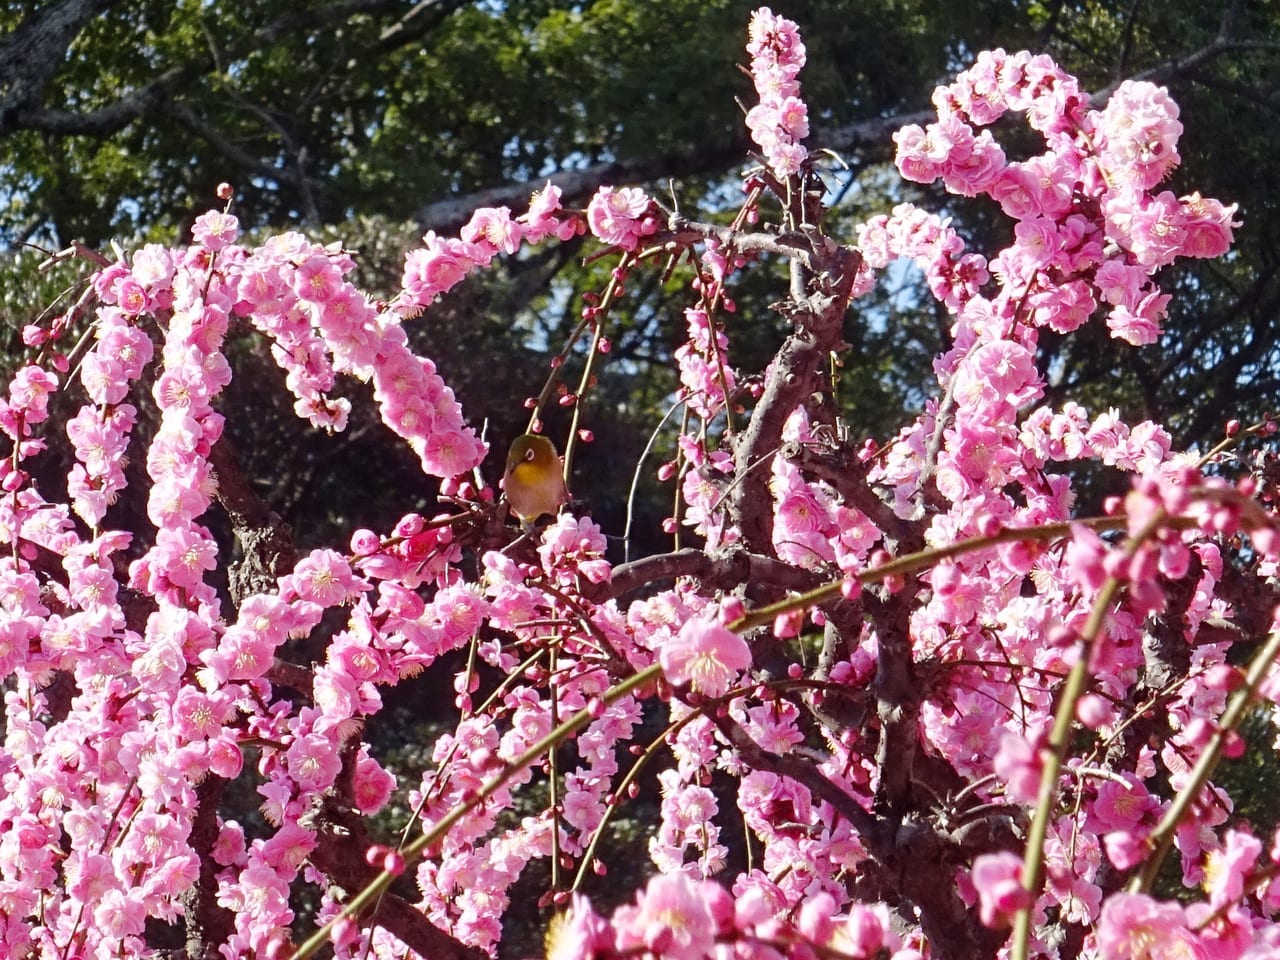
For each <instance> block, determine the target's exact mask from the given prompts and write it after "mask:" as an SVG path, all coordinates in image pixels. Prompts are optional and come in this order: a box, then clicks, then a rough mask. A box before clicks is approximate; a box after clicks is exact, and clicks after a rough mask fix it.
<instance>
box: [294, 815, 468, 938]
mask: <svg viewBox="0 0 1280 960" xmlns="http://www.w3.org/2000/svg"><path fill="white" fill-rule="evenodd" d="M307 819H308V821H309V822H308V826H309V827H314V828H315V830H316V841H317V843H316V847H315V849H314V850H312V851H311V857H310V860H311V864H312V865H313V866H314V867H315V868H316V869H318V870H319V871H320V872H321V873H323V874H324V875H325V876H326V877H328V878H329V881H330V882H331V883H332V884H334V886H335V887H337V888H339V890H340V891H341V892H343V893H345V894H346V896H344V897H339V900H347V899H350V898H351V897H353V896H355V895H356V894H357V893H359V892H360V891H361V890H363V889H364V888H366V887H367V886H369V885H370V884H371V883H373V881H374V879H375V878H377V876H378V875H379V871H378V869H377V868H375V867H371V866H370V865H369V864H368V862H367V861H366V860H365V853H366V852H367V851H368V849H369V847H370V846H371V843H372V841H371V840H370V839H369V835H368V833H367V832H366V831H365V828H364V821H363V820H362V819H361V818H360V817H359V816H357V815H356V814H355V813H354V812H353V811H352V810H350V809H349V808H347V807H345V806H343V805H342V804H340V803H339V802H337V801H336V800H335V799H334V798H333V797H332V796H330V797H328V798H326V800H325V802H324V805H323V806H322V807H321V808H320V809H319V810H318V811H316V812H315V814H314V815H312V816H309V817H308V818H307ZM335 892H338V891H335ZM359 921H360V923H362V924H368V923H370V922H372V923H376V924H377V925H378V926H380V927H382V928H383V929H384V930H386V931H387V932H388V933H390V934H391V935H392V936H394V937H396V938H397V939H399V940H401V941H402V942H403V943H405V944H406V945H407V946H408V947H409V948H410V949H411V950H414V951H415V952H417V953H418V954H420V955H422V956H424V957H431V958H433V960H487V956H488V955H487V954H486V953H485V952H484V951H483V950H477V949H476V948H475V947H468V946H467V945H466V944H464V943H462V942H460V941H458V940H456V939H454V938H453V937H451V936H450V935H449V934H447V933H445V932H444V931H443V930H441V929H440V928H439V927H437V926H435V924H433V923H432V922H431V921H430V920H428V919H427V917H426V916H425V915H424V914H423V913H422V912H421V911H420V910H416V909H415V908H414V907H413V905H412V904H410V903H408V902H406V901H405V900H404V899H403V898H402V897H400V896H398V895H396V894H394V893H391V892H389V891H388V892H387V893H384V894H383V895H382V897H381V898H380V899H379V900H378V904H377V907H376V910H375V911H374V912H373V915H372V917H370V916H369V915H367V914H365V915H361V917H360V918H359Z"/></svg>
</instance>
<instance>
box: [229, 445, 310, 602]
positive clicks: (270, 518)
mask: <svg viewBox="0 0 1280 960" xmlns="http://www.w3.org/2000/svg"><path fill="white" fill-rule="evenodd" d="M209 465H210V466H212V467H213V472H214V476H215V477H216V479H217V481H218V490H217V493H216V497H217V500H218V503H219V504H221V506H222V508H223V509H224V510H226V512H227V516H228V517H229V518H230V520H231V529H232V532H233V533H234V534H235V536H236V540H237V542H238V543H239V544H240V549H241V551H242V553H243V556H242V557H241V559H240V560H239V561H237V562H236V563H234V564H232V566H231V570H230V589H231V596H232V599H233V600H235V602H236V603H237V604H239V603H240V602H241V601H243V600H244V598H245V597H247V596H250V595H252V594H255V593H265V592H267V591H269V590H271V589H272V588H273V587H274V586H275V582H276V579H277V578H278V577H280V576H281V575H282V574H285V573H288V572H289V571H290V570H292V569H293V564H294V561H295V559H296V554H295V551H294V546H293V535H292V533H291V532H290V530H289V528H288V526H287V525H286V524H285V523H284V521H283V520H281V519H280V517H279V516H277V515H276V514H275V512H273V511H272V510H271V509H270V508H269V507H268V506H267V505H266V503H265V502H263V500H262V498H261V497H259V496H258V494H257V493H256V492H255V491H254V489H253V488H252V487H251V486H250V485H249V483H248V481H246V480H245V478H244V475H243V474H242V473H241V472H240V467H239V465H238V464H237V463H236V460H235V456H234V454H233V452H232V449H231V442H230V440H228V439H227V437H226V435H225V434H224V435H223V436H222V437H221V438H220V439H219V440H218V442H217V443H216V444H214V446H213V450H212V451H211V452H210V454H209Z"/></svg>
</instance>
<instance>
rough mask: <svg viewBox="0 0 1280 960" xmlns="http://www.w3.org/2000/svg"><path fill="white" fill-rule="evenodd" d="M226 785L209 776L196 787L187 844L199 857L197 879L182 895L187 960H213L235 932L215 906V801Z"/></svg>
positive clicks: (228, 918)
mask: <svg viewBox="0 0 1280 960" xmlns="http://www.w3.org/2000/svg"><path fill="white" fill-rule="evenodd" d="M226 786H227V781H226V780H224V779H222V778H221V777H216V776H214V775H213V774H209V775H208V776H206V777H205V778H204V779H203V780H202V781H200V785H199V786H198V787H196V815H195V818H194V820H193V821H192V824H191V836H190V838H189V842H190V843H191V848H192V849H193V850H194V851H195V852H196V853H197V854H198V855H199V857H200V876H199V878H197V880H196V882H195V883H194V884H192V885H191V887H190V888H189V889H188V890H187V891H186V892H185V893H184V894H183V895H182V907H183V915H184V918H185V922H186V927H187V943H186V951H187V952H186V956H187V957H188V958H190V960H215V958H217V957H219V956H221V954H220V953H219V949H218V948H219V947H221V946H222V944H224V943H226V942H227V938H228V937H230V936H231V934H233V933H234V932H235V928H236V927H235V918H234V916H233V915H232V913H231V911H230V910H228V909H227V908H226V907H223V906H221V905H219V903H218V876H217V874H218V871H219V870H220V869H221V868H220V867H219V866H218V864H217V863H216V862H215V861H214V859H213V846H214V844H215V843H217V842H218V834H219V832H220V831H219V828H218V800H219V799H220V798H221V797H222V792H223V790H225V789H226Z"/></svg>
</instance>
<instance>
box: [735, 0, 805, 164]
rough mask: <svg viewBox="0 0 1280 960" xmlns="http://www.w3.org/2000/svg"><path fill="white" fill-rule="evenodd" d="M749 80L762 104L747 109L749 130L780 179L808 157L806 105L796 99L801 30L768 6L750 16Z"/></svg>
mask: <svg viewBox="0 0 1280 960" xmlns="http://www.w3.org/2000/svg"><path fill="white" fill-rule="evenodd" d="M749 36H750V40H749V41H748V43H747V53H749V54H751V81H752V83H754V84H755V88H756V94H757V95H758V96H759V98H760V102H759V103H757V104H756V105H755V106H753V107H752V108H751V109H750V110H749V111H747V129H748V130H750V131H751V139H752V140H754V141H755V142H756V144H757V146H759V147H760V150H761V152H762V153H763V154H764V158H765V163H767V164H768V166H769V169H770V170H771V171H773V173H774V175H775V176H777V177H778V178H780V179H782V180H785V179H786V178H788V177H790V176H793V175H795V174H796V173H799V172H800V168H801V167H802V166H803V165H804V162H805V160H806V159H807V158H808V156H809V152H808V150H806V149H805V147H804V145H803V143H802V142H801V141H803V140H804V139H805V138H806V137H807V136H809V107H808V105H807V104H806V103H805V102H804V100H802V99H801V97H800V81H799V80H798V79H796V78H797V77H798V76H799V74H800V71H801V70H802V69H803V68H804V62H805V50H804V41H803V40H801V39H800V29H799V27H797V26H796V24H795V23H794V22H792V21H791V20H788V19H787V18H785V17H779V16H775V15H774V13H773V11H771V10H770V9H769V8H768V7H761V8H760V9H758V10H757V11H756V12H755V13H753V14H752V15H751V25H750V27H749Z"/></svg>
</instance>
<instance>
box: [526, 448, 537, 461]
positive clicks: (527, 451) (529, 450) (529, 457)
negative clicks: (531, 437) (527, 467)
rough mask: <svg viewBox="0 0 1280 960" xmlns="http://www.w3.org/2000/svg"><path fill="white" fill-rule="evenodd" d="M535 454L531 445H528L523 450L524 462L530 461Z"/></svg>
mask: <svg viewBox="0 0 1280 960" xmlns="http://www.w3.org/2000/svg"><path fill="white" fill-rule="evenodd" d="M535 456H536V454H535V453H534V452H533V447H530V448H529V449H528V450H526V451H525V452H524V459H525V462H526V463H532V462H533V458H534V457H535Z"/></svg>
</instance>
